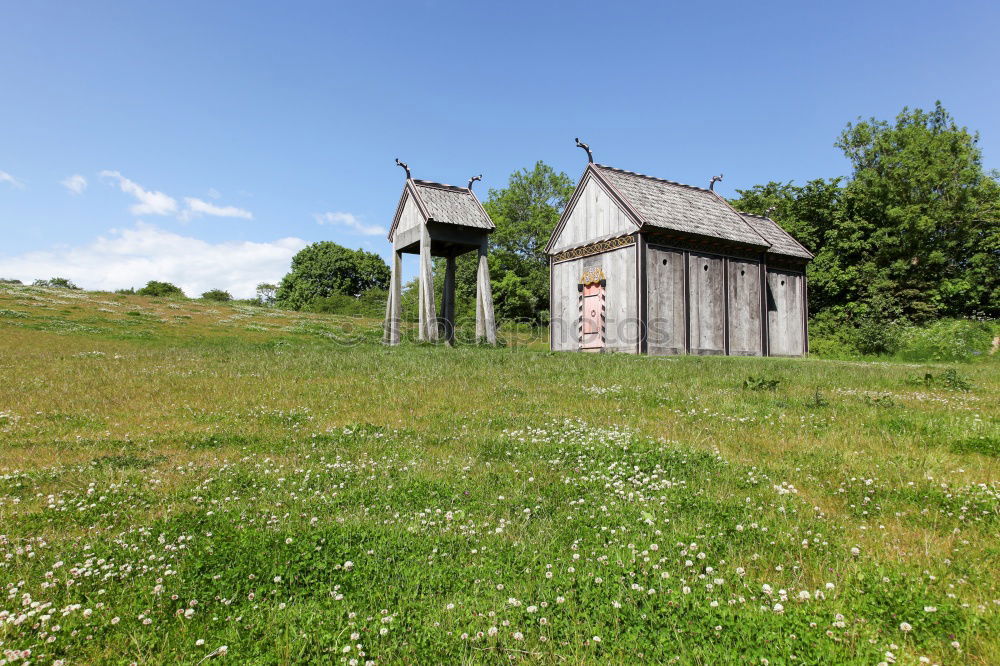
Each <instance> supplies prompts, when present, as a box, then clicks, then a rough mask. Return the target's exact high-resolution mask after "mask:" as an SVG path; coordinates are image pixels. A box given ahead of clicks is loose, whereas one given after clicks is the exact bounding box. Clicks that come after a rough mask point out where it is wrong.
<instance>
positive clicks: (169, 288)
mask: <svg viewBox="0 0 1000 666" xmlns="http://www.w3.org/2000/svg"><path fill="white" fill-rule="evenodd" d="M135 293H136V294H138V295H139V296H161V297H166V298H184V297H185V296H184V292H183V291H181V288H180V287H178V286H177V285H174V284H170V283H169V282H160V281H158V280H150V281H149V282H147V283H146V286H145V287H143V288H142V289H139V290H137V291H136V292H135Z"/></svg>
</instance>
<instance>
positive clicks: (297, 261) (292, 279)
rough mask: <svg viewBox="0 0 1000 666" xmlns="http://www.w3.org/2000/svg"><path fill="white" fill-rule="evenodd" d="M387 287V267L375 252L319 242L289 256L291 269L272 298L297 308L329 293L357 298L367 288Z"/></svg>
mask: <svg viewBox="0 0 1000 666" xmlns="http://www.w3.org/2000/svg"><path fill="white" fill-rule="evenodd" d="M388 286H389V266H388V265H387V264H386V263H385V261H383V260H382V258H381V257H380V256H378V255H377V254H374V253H372V252H365V251H364V250H349V249H348V248H346V247H342V246H340V245H337V244H336V243H332V242H330V241H320V242H318V243H313V244H311V245H308V246H306V247H305V248H303V249H302V250H300V251H299V252H298V254H296V255H295V256H294V257H293V258H292V270H291V271H290V272H289V273H288V274H287V275H286V276H285V277H284V278H282V280H281V284H280V285H279V286H278V290H277V293H276V294H275V300H276V302H277V303H278V304H279V305H281V306H284V307H289V308H292V309H295V310H299V309H302V308H303V307H305V306H308V305H309V304H311V303H312V302H313V301H315V300H316V299H319V298H325V297H327V296H330V295H332V294H347V295H348V296H353V297H355V298H357V297H359V296H360V295H361V294H362V293H364V292H365V291H368V290H369V289H386V288H388Z"/></svg>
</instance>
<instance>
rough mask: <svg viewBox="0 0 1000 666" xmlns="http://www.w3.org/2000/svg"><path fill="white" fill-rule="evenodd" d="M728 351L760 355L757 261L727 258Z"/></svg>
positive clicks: (758, 265)
mask: <svg viewBox="0 0 1000 666" xmlns="http://www.w3.org/2000/svg"><path fill="white" fill-rule="evenodd" d="M727 263H728V264H729V280H728V282H729V285H728V286H729V294H728V298H729V353H730V355H733V356H760V355H761V335H760V321H761V300H760V263H759V262H756V261H746V260H743V259H729V260H728V262H727Z"/></svg>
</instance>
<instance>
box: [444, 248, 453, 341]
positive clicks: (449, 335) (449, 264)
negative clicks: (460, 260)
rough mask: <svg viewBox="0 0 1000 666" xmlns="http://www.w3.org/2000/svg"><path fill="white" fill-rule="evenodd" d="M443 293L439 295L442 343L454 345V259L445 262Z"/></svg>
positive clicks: (449, 258) (450, 258)
mask: <svg viewBox="0 0 1000 666" xmlns="http://www.w3.org/2000/svg"><path fill="white" fill-rule="evenodd" d="M445 262H446V263H445V269H444V293H443V294H442V295H441V320H442V323H443V325H444V341H445V342H447V343H448V344H449V345H454V344H455V257H448V258H447V259H446V260H445Z"/></svg>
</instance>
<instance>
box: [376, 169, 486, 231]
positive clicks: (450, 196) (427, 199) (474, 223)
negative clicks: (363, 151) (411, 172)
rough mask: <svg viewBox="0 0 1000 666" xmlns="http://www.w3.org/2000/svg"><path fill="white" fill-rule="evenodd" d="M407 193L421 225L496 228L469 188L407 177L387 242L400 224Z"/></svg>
mask: <svg viewBox="0 0 1000 666" xmlns="http://www.w3.org/2000/svg"><path fill="white" fill-rule="evenodd" d="M408 193H409V194H410V196H412V197H413V199H414V201H415V202H416V204H417V208H418V209H419V210H420V213H421V215H422V216H423V217H424V222H439V223H442V224H454V225H457V226H462V227H473V228H476V229H487V230H489V231H492V230H493V229H495V228H496V225H494V224H493V220H491V219H490V216H489V215H488V214H487V213H486V210H485V209H484V208H483V205H482V204H481V203H479V199H478V198H476V195H475V194H474V193H473V192H472V190H470V189H469V188H466V187H457V186H455V185H446V184H444V183H435V182H434V181H430V180H417V179H415V178H409V179H407V181H406V185H404V186H403V193H402V195H400V197H399V205H398V206H396V216H395V217H394V218H393V220H392V227H391V228H390V229H389V240H392V236H393V234H394V233H395V231H396V227H397V226H398V225H399V217H400V215H401V214H402V212H403V205H404V203H405V202H406V195H407V194H408Z"/></svg>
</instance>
